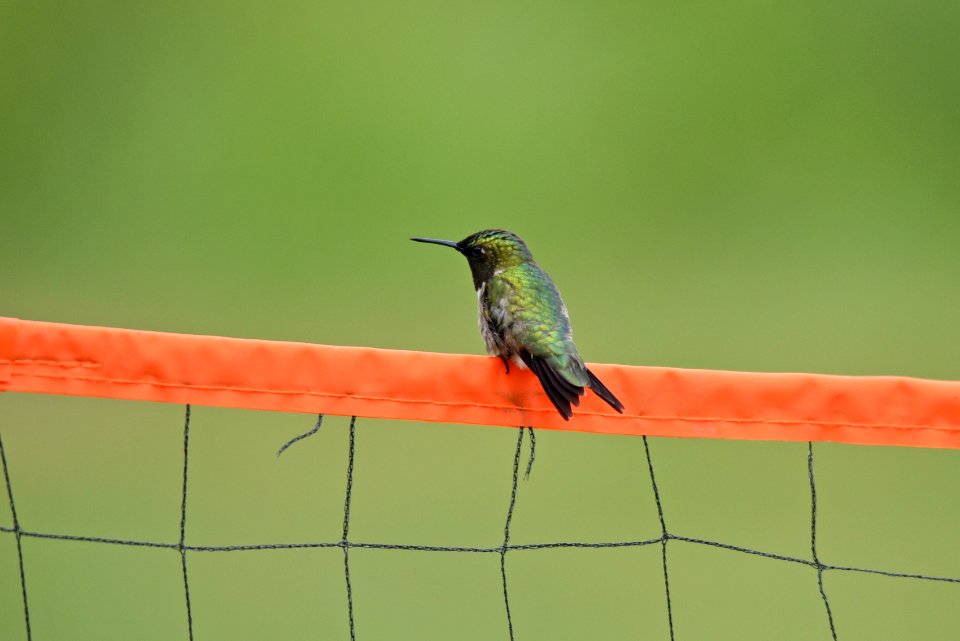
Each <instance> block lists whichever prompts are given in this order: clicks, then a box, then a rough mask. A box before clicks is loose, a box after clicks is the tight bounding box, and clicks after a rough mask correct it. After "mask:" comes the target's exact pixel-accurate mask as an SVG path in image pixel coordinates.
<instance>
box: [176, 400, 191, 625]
mask: <svg viewBox="0 0 960 641" xmlns="http://www.w3.org/2000/svg"><path fill="white" fill-rule="evenodd" d="M189 450H190V405H187V407H186V412H185V417H184V419H183V483H182V492H181V497H180V542H179V543H178V545H177V549H178V550H180V567H181V569H182V570H183V596H184V599H185V601H186V607H187V638H188V639H190V641H193V608H192V607H191V605H190V581H189V580H188V578H187V549H186V546H185V545H184V543H185V542H186V533H187V459H188V454H189Z"/></svg>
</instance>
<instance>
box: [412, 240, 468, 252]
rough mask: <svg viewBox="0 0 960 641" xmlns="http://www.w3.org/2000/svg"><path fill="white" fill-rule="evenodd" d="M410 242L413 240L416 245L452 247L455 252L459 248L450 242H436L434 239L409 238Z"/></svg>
mask: <svg viewBox="0 0 960 641" xmlns="http://www.w3.org/2000/svg"><path fill="white" fill-rule="evenodd" d="M410 240H415V241H417V242H418V243H431V244H433V245H445V246H447V247H453V248H454V249H456V250H457V251H460V246H459V245H457V244H456V243H455V242H453V241H452V240H438V239H436V238H411V239H410Z"/></svg>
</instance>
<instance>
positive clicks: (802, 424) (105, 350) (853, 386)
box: [0, 318, 960, 448]
mask: <svg viewBox="0 0 960 641" xmlns="http://www.w3.org/2000/svg"><path fill="white" fill-rule="evenodd" d="M590 367H591V369H593V370H594V371H595V372H596V374H597V375H598V376H599V377H600V379H601V380H603V381H604V383H605V384H606V385H607V387H609V388H610V389H611V390H613V391H614V393H615V394H616V395H617V396H618V397H619V398H620V399H621V400H622V401H623V404H624V405H625V406H626V411H625V412H624V413H623V414H622V415H621V414H617V413H615V412H614V411H613V410H611V409H610V408H609V407H607V406H606V405H605V404H604V403H603V402H602V401H600V400H599V399H598V398H596V396H594V395H593V394H592V393H588V394H587V396H586V397H585V398H584V400H583V402H582V403H581V405H580V407H579V408H578V410H577V411H576V412H575V414H574V417H573V419H571V420H570V421H569V422H566V421H563V420H562V419H561V418H560V417H559V415H558V414H557V412H556V410H555V409H553V407H552V406H551V405H550V403H549V401H548V400H547V398H546V395H545V394H544V393H543V391H542V390H541V388H540V386H539V383H538V382H537V380H536V378H535V377H534V376H533V374H532V373H530V372H529V371H526V370H518V369H517V368H516V367H514V368H512V369H511V371H510V374H506V373H505V372H504V368H503V365H502V363H501V362H500V361H499V360H498V359H496V358H491V357H485V356H469V355H462V354H434V353H427V352H408V351H397V350H385V349H372V348H365V347H333V346H329V345H309V344H304V343H286V342H279V341H263V340H248V339H238V338H221V337H215V336H193V335H185V334H168V333H160V332H145V331H136V330H128V329H111V328H103V327H85V326H79V325H66V324H60V323H45V322H37V321H23V320H17V319H12V318H0V391H13V392H34V393H40V394H67V395H72V396H94V397H103V398H117V399H128V400H140V401H159V402H165V403H183V404H185V403H191V404H195V405H213V406H222V407H236V408H244V409H259V410H273V411H283V412H309V413H324V414H339V415H347V416H362V417H372V418H386V419H402V420H411V421H440V422H447V423H475V424H483V425H503V426H513V427H518V426H532V427H538V428H547V429H557V430H575V431H582V432H599V433H606V434H633V435H639V434H649V435H657V436H684V437H707V438H734V439H761V440H782V441H835V442H840V443H853V444H865V445H911V446H922V447H950V448H960V382H949V381H930V380H920V379H911V378H898V377H854V376H827V375H819V374H758V373H746V372H723V371H707V370H683V369H672V368H663V367H631V366H626V365H595V364H591V365H590Z"/></svg>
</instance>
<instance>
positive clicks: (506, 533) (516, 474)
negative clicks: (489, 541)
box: [500, 427, 523, 641]
mask: <svg viewBox="0 0 960 641" xmlns="http://www.w3.org/2000/svg"><path fill="white" fill-rule="evenodd" d="M522 446H523V428H522V427H521V428H520V429H519V430H518V431H517V447H516V450H515V451H514V453H513V484H512V486H511V488H510V505H509V507H508V508H507V520H506V523H505V524H504V526H503V545H502V546H501V547H500V579H501V581H502V582H503V605H504V608H505V609H506V612H507V631H508V632H509V634H510V641H514V636H513V617H512V616H511V614H510V594H509V592H508V591H507V550H508V546H509V545H510V522H511V521H512V520H513V508H514V506H515V505H516V504H517V482H518V481H519V480H520V448H521V447H522Z"/></svg>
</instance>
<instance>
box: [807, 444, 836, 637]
mask: <svg viewBox="0 0 960 641" xmlns="http://www.w3.org/2000/svg"><path fill="white" fill-rule="evenodd" d="M807 476H808V477H809V478H810V552H811V553H812V554H813V563H814V564H815V565H816V567H817V586H818V587H819V588H820V598H822V599H823V607H824V608H826V610H827V622H828V623H829V624H830V635H831V636H832V637H833V641H837V629H836V627H835V626H834V623H833V610H831V609H830V600H829V599H828V598H827V591H826V590H825V589H824V587H823V570H824V569H825V567H826V566H824V565H823V564H822V563H820V558H819V557H818V556H817V484H816V481H815V480H814V476H813V443H812V442H808V443H807Z"/></svg>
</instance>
